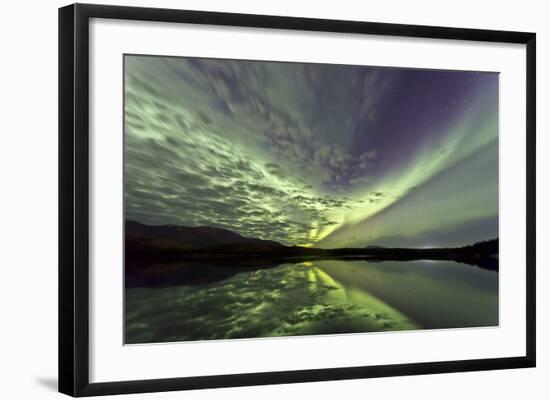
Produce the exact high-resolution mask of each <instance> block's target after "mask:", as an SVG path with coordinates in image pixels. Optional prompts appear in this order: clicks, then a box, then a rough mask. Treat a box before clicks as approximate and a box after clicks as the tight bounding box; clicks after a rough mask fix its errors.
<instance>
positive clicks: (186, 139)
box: [125, 56, 498, 248]
mask: <svg viewBox="0 0 550 401" xmlns="http://www.w3.org/2000/svg"><path fill="white" fill-rule="evenodd" d="M125 57H126V59H125V180H126V187H125V204H126V218H128V219H132V220H137V221H140V222H143V223H148V224H179V225H185V226H214V227H220V228H225V229H228V230H232V231H234V232H237V233H239V234H241V235H244V236H247V237H255V238H262V239H269V240H275V241H279V242H281V243H283V244H286V245H301V246H307V247H326V248H334V247H364V246H368V245H380V246H403V247H428V246H426V244H430V246H429V247H439V246H459V245H466V244H469V243H473V242H476V241H479V240H485V239H489V238H493V237H496V236H497V235H498V74H497V73H478V72H458V71H434V70H414V69H399V68H378V67H361V66H341V65H323V64H305V63H276V62H252V61H234V60H216V59H196V58H172V57H150V56H125Z"/></svg>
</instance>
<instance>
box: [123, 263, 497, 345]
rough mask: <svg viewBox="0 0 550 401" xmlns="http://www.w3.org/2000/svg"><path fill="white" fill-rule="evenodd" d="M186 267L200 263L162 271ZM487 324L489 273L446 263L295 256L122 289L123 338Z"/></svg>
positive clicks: (493, 314)
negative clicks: (207, 276)
mask: <svg viewBox="0 0 550 401" xmlns="http://www.w3.org/2000/svg"><path fill="white" fill-rule="evenodd" d="M193 268H203V269H204V268H207V267H204V266H202V267H193V266H185V267H181V266H177V265H173V266H172V268H171V269H169V271H171V272H173V271H174V270H177V269H193ZM226 268H230V267H226ZM494 325H498V273H497V272H495V271H489V270H484V269H481V268H478V267H474V266H469V265H464V264H459V263H455V262H441V261H437V262H435V261H433V262H432V261H414V262H378V263H373V262H366V261H321V262H304V263H298V264H282V265H279V266H277V267H274V268H269V269H262V270H255V271H245V272H241V273H238V274H236V275H233V276H231V277H228V278H225V279H221V280H219V281H216V282H210V283H206V284H196V283H194V284H193V285H181V284H177V285H164V286H157V287H152V288H147V287H143V286H141V287H140V286H138V287H135V288H129V289H127V290H126V342H127V343H147V342H165V341H183V340H209V339H228V338H253V337H271V336H288V335H304V334H306V335H311V334H329V333H355V332H371V331H389V330H411V329H437V328H458V327H480V326H494Z"/></svg>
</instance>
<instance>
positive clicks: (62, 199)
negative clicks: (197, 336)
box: [59, 4, 536, 396]
mask: <svg viewBox="0 0 550 401" xmlns="http://www.w3.org/2000/svg"><path fill="white" fill-rule="evenodd" d="M91 18H107V19H119V20H140V21H160V22H177V23H188V24H189V23H190V24H205V25H217V26H239V27H249V28H276V29H285V30H303V31H322V32H337V33H349V34H370V35H386V36H401V37H416V38H438V39H451V40H468V41H485V42H500V43H516V44H524V45H526V55H527V56H526V60H525V61H526V68H527V70H526V71H527V82H526V87H527V90H526V104H527V110H526V113H527V114H526V121H527V125H526V138H525V141H526V145H527V166H526V168H527V177H526V178H527V194H526V197H527V198H526V200H527V210H526V217H527V219H526V233H527V243H526V247H527V248H526V250H527V258H526V301H527V302H526V308H527V310H526V317H527V324H526V327H525V333H526V354H525V355H524V356H521V357H507V358H495V359H476V360H455V361H444V362H427V363H406V364H397V365H381V366H356V367H346V368H330V369H313V370H297V371H283V372H280V371H279V372H262V373H246V374H230V375H217V376H195V377H181V378H166V379H154V380H135V381H122V382H103V383H90V381H89V337H88V336H89V335H88V329H89V312H88V311H89V290H88V285H89V266H88V260H89V231H88V230H89V221H88V220H89V194H90V189H89V178H88V177H89V176H88V173H89V142H88V139H89V133H88V124H89V117H88V110H89V109H88V107H89V105H88V95H89V93H90V89H89V82H88V76H89V75H88V61H89V31H88V30H89V22H90V19H91ZM535 48H536V35H535V33H527V32H509V31H494V30H479V29H463V28H447V27H435V26H417V25H401V24H387V23H372V22H358V21H337V20H324V19H310V18H295V17H280V16H265V15H245V14H232V13H220V12H203V11H184V10H171V9H155V8H137V7H120V6H105V5H87V4H74V5H69V6H66V7H63V8H60V9H59V391H60V392H62V393H65V394H68V395H71V396H95V395H106V394H123V393H141V392H158V391H172V390H186V389H203V388H218V387H231V386H250V385H263V384H279V383H293V382H314V381H323V380H343V379H360V378H372V377H382V376H400V375H420V374H433V373H449V372H464V371H480V370H493V369H512V368H526V367H534V366H535V361H536V358H535V349H536V337H535V327H536V326H535V325H536V319H535V298H536V294H535V275H536V272H535V222H536V216H535V120H536V114H535V109H536V107H535V101H536V93H535V91H536V70H535V68H536V67H535V65H536V50H535Z"/></svg>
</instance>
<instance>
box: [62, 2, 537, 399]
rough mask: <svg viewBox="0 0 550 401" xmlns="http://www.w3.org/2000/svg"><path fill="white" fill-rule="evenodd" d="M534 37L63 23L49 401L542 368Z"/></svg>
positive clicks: (380, 27) (330, 24) (157, 15)
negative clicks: (54, 393) (55, 317)
mask: <svg viewBox="0 0 550 401" xmlns="http://www.w3.org/2000/svg"><path fill="white" fill-rule="evenodd" d="M535 80H536V76H535V34H534V33H525V32H507V31H489V30H478V29H464V28H445V27H433V26H414V25H397V24H390V23H370V22H358V21H336V20H320V19H308V18H294V17H280V16H264V15H243V14H231V13H217V12H202V11H183V10H168V9H151V8H135V7H118V6H117V7H115V6H99V5H85V4H77V5H70V6H67V7H64V8H61V9H60V10H59V150H60V152H59V216H60V217H59V233H60V234H59V390H60V391H61V392H63V393H66V394H69V395H72V396H92V395H103V394H120V393H136V392H153V391H169V390H185V389H200V388H213V387H228V386H247V385H260V384H277V383H291V382H307V381H321V380H341V379H355V378H371V377H381V376H397V375H417V374H428V373H442V372H461V371H476V370H489V369H511V368H526V367H532V366H535Z"/></svg>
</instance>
